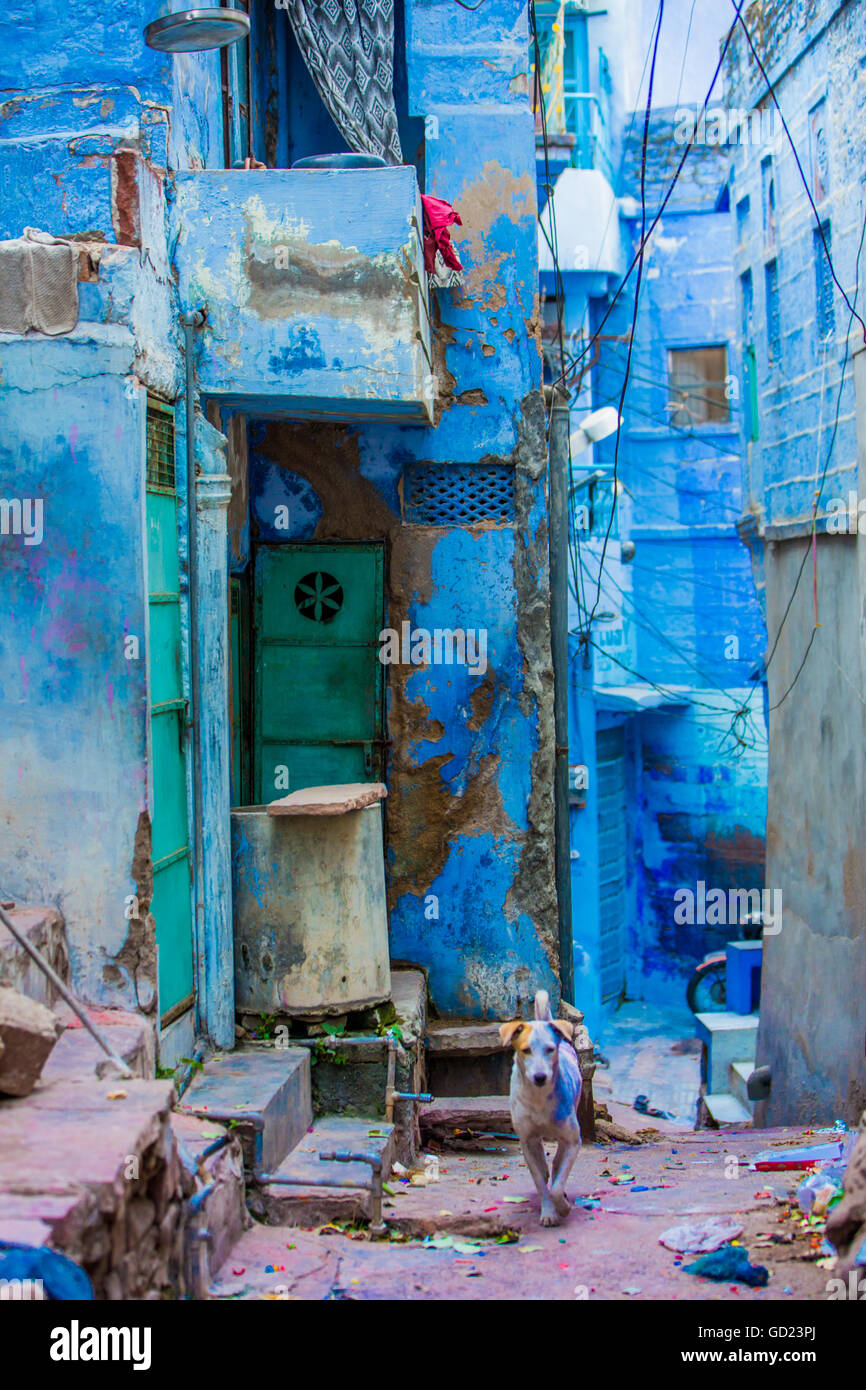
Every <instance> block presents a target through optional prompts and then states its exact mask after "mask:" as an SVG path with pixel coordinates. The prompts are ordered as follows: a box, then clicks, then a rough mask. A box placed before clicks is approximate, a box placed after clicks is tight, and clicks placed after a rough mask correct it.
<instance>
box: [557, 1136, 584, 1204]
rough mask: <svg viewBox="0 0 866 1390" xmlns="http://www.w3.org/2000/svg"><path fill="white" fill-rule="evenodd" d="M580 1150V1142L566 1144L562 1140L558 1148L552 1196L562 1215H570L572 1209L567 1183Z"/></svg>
mask: <svg viewBox="0 0 866 1390" xmlns="http://www.w3.org/2000/svg"><path fill="white" fill-rule="evenodd" d="M579 1150H580V1144H579V1143H577V1144H566V1143H564V1142H563V1141H560V1143H559V1144H558V1146H557V1149H556V1157H555V1158H554V1160H553V1173H552V1175H551V1179H550V1196H551V1198H552V1200H553V1205H554V1206H555V1207H556V1210H557V1211H558V1212H559V1214H560V1216H568V1213H569V1212H570V1211H571V1203H570V1202H569V1200H568V1198H567V1197H566V1195H565V1184H566V1183H567V1182H568V1175H569V1173H570V1172H571V1169H572V1166H573V1164H574V1160H575V1159H576V1158H577V1155H578V1152H579Z"/></svg>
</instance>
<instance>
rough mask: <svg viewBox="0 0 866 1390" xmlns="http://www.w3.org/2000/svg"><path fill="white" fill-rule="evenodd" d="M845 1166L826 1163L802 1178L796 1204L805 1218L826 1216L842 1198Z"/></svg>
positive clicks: (838, 1163) (841, 1163) (839, 1163)
mask: <svg viewBox="0 0 866 1390" xmlns="http://www.w3.org/2000/svg"><path fill="white" fill-rule="evenodd" d="M844 1176H845V1164H844V1163H843V1162H841V1161H839V1162H837V1163H828V1164H827V1165H826V1166H825V1167H823V1168H818V1169H816V1171H815V1172H814V1173H810V1174H809V1176H808V1177H806V1178H804V1179H803V1181H802V1182H801V1183H800V1186H799V1187H798V1188H797V1203H798V1205H799V1207H800V1210H801V1211H802V1212H803V1213H804V1214H805V1215H806V1216H818V1217H821V1216H826V1215H827V1213H828V1211H829V1210H830V1208H831V1206H835V1205H836V1202H837V1201H839V1200H841V1198H842V1181H843V1178H844Z"/></svg>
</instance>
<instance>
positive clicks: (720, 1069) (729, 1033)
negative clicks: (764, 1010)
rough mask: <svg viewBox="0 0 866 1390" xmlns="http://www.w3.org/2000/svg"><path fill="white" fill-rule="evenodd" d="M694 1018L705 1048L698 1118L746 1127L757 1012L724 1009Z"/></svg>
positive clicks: (749, 1111)
mask: <svg viewBox="0 0 866 1390" xmlns="http://www.w3.org/2000/svg"><path fill="white" fill-rule="evenodd" d="M695 1021H696V1024H697V1034H698V1037H699V1038H700V1039H701V1040H702V1042H703V1043H704V1044H705V1045H706V1049H707V1067H706V1085H705V1088H704V1090H703V1093H702V1096H701V1111H702V1119H704V1120H709V1121H710V1122H712V1123H713V1124H714V1125H718V1126H719V1127H720V1128H724V1127H725V1126H736V1127H737V1128H740V1129H742V1128H747V1127H748V1126H750V1125H751V1123H752V1114H753V1110H752V1104H751V1102H750V1101H749V1099H748V1093H747V1091H746V1083H747V1081H748V1078H749V1075H750V1074H751V1072H752V1071H753V1069H754V1065H755V1045H756V1042H757V1036H758V1015H757V1014H739V1013H734V1012H733V1011H731V1010H725V1011H723V1012H720V1013H701V1014H696V1015H695Z"/></svg>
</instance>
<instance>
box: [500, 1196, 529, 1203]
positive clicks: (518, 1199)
mask: <svg viewBox="0 0 866 1390" xmlns="http://www.w3.org/2000/svg"><path fill="white" fill-rule="evenodd" d="M502 1200H503V1202H528V1201H529V1198H528V1197H503V1198H502Z"/></svg>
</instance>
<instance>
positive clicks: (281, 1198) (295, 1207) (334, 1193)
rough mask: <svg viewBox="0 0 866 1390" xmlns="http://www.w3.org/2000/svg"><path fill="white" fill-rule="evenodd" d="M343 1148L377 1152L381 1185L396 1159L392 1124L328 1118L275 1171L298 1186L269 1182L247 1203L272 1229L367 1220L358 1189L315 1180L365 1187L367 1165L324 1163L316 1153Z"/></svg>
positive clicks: (365, 1198)
mask: <svg viewBox="0 0 866 1390" xmlns="http://www.w3.org/2000/svg"><path fill="white" fill-rule="evenodd" d="M334 1149H337V1150H339V1149H344V1150H350V1151H352V1152H355V1153H358V1152H360V1153H370V1154H378V1155H380V1157H381V1159H382V1176H383V1179H384V1180H385V1181H387V1179H388V1175H389V1173H390V1172H391V1165H392V1163H393V1161H394V1157H395V1131H394V1126H393V1125H389V1124H385V1123H384V1122H383V1121H381V1120H378V1119H372V1120H371V1119H360V1118H352V1119H349V1118H347V1117H346V1116H334V1115H328V1116H325V1117H324V1118H322V1119H320V1120H316V1122H315V1124H314V1125H313V1129H312V1133H311V1134H308V1135H305V1136H304V1138H303V1139H302V1141H301V1142H300V1143H299V1144H298V1146H297V1148H296V1149H295V1150H294V1151H293V1152H292V1153H291V1154H290V1155H289V1157H288V1158H287V1159H285V1160H284V1161H283V1162H282V1163H281V1164H280V1165H279V1167H278V1168H277V1169H276V1170H275V1171H276V1173H277V1174H278V1175H279V1176H280V1177H284V1178H297V1179H299V1185H297V1186H295V1185H294V1184H293V1185H292V1186H282V1185H280V1184H278V1183H272V1184H269V1185H268V1186H267V1187H265V1188H263V1189H261V1190H260V1191H258V1193H257V1194H256V1196H255V1197H254V1198H252V1199H251V1205H252V1209H253V1211H254V1212H255V1213H256V1214H257V1215H258V1214H259V1211H258V1210H257V1208H260V1212H261V1215H263V1216H264V1217H265V1219H266V1220H267V1222H268V1225H271V1226H322V1225H324V1224H326V1223H327V1222H329V1221H358V1220H362V1219H363V1220H369V1218H370V1216H371V1206H370V1197H369V1194H368V1193H367V1192H365V1191H363V1190H362V1188H345V1189H342V1190H341V1189H337V1188H323V1187H317V1185H316V1184H317V1182H321V1181H322V1180H323V1179H324V1180H331V1181H334V1180H337V1181H342V1182H350V1181H351V1182H358V1183H361V1184H363V1186H364V1187H365V1188H366V1187H369V1185H370V1179H371V1172H372V1170H371V1169H370V1167H369V1166H368V1165H367V1164H366V1163H324V1162H322V1161H321V1159H320V1158H319V1154H320V1153H326V1152H328V1151H329V1150H334Z"/></svg>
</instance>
